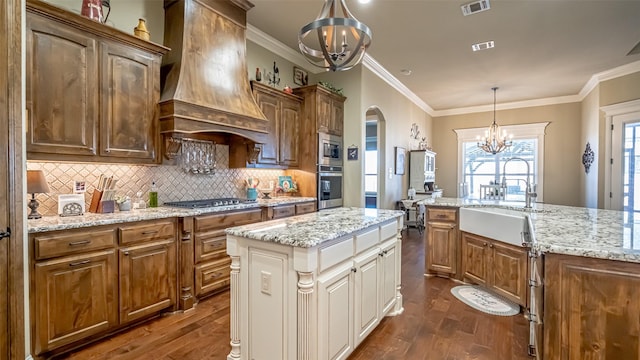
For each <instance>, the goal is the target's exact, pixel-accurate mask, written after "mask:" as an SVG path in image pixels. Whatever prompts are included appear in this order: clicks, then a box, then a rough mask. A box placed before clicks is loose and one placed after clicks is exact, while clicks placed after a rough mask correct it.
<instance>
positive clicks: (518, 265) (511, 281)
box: [488, 241, 528, 306]
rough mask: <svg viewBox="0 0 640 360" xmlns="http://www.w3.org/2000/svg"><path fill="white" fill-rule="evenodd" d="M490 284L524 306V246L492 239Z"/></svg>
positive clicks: (490, 244)
mask: <svg viewBox="0 0 640 360" xmlns="http://www.w3.org/2000/svg"><path fill="white" fill-rule="evenodd" d="M489 250H490V253H491V263H490V267H491V271H489V276H490V279H488V283H489V286H490V287H491V288H492V289H493V290H494V291H495V292H496V293H498V294H500V295H502V296H504V297H506V298H507V299H510V300H512V301H514V302H516V303H518V304H520V305H522V306H526V300H527V299H526V297H527V283H528V281H527V279H528V278H527V252H526V250H525V249H524V248H521V247H516V246H512V245H509V244H505V243H501V242H500V241H491V242H490V243H489Z"/></svg>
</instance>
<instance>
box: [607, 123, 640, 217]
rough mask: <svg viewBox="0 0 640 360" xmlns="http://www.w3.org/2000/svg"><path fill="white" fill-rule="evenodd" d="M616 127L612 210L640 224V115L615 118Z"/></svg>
mask: <svg viewBox="0 0 640 360" xmlns="http://www.w3.org/2000/svg"><path fill="white" fill-rule="evenodd" d="M612 125H613V126H612V128H611V191H610V194H609V195H610V197H611V206H610V208H611V209H613V210H624V211H626V212H629V214H631V213H638V216H639V220H640V112H636V113H628V114H621V115H617V116H613V118H612ZM634 217H635V216H634ZM629 220H630V219H629Z"/></svg>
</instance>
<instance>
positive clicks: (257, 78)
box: [256, 68, 262, 81]
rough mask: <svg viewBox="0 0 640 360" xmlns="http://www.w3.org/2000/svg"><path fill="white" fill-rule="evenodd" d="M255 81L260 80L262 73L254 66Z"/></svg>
mask: <svg viewBox="0 0 640 360" xmlns="http://www.w3.org/2000/svg"><path fill="white" fill-rule="evenodd" d="M256 81H262V73H261V72H260V68H256Z"/></svg>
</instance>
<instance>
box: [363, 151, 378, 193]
mask: <svg viewBox="0 0 640 360" xmlns="http://www.w3.org/2000/svg"><path fill="white" fill-rule="evenodd" d="M364 192H365V193H373V194H375V193H377V192H378V150H367V151H365V152H364Z"/></svg>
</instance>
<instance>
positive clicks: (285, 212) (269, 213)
mask: <svg viewBox="0 0 640 360" xmlns="http://www.w3.org/2000/svg"><path fill="white" fill-rule="evenodd" d="M316 210H317V209H316V202H315V201H307V202H301V203H296V204H287V205H278V206H271V207H265V208H264V209H263V214H262V220H263V221H267V220H275V219H282V218H286V217H289V216H294V215H302V214H308V213H312V212H315V211H316Z"/></svg>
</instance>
